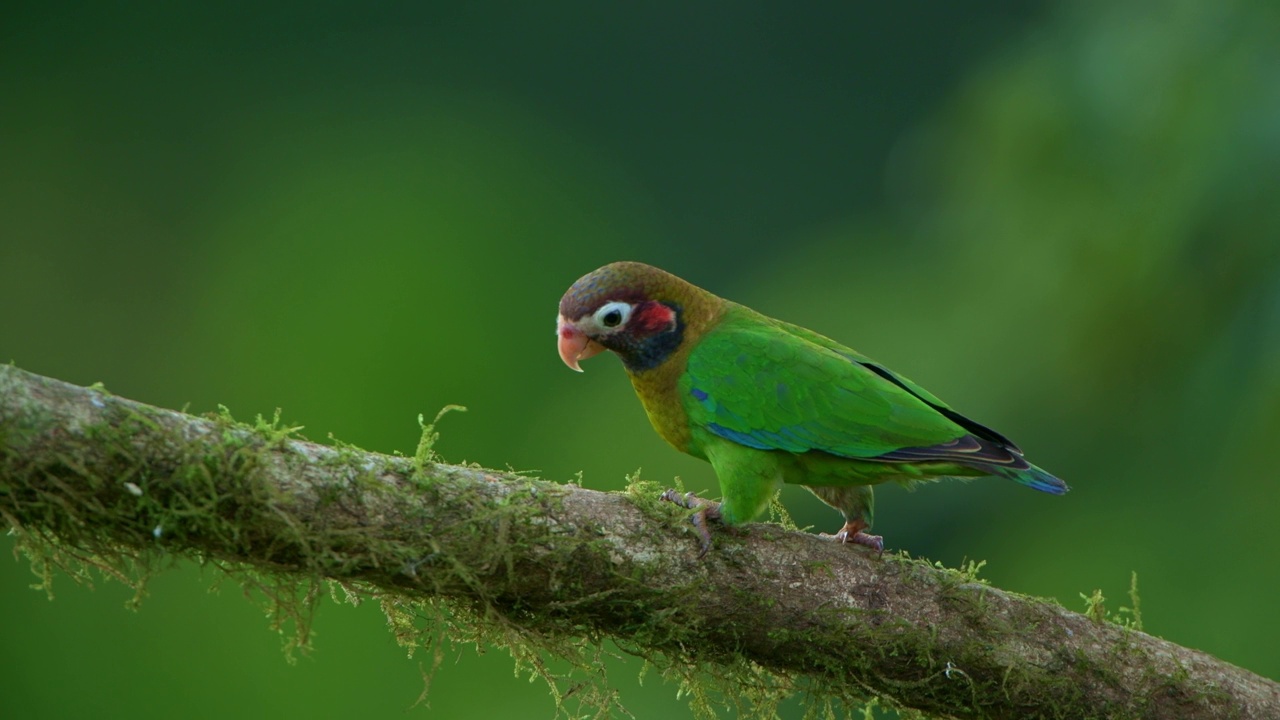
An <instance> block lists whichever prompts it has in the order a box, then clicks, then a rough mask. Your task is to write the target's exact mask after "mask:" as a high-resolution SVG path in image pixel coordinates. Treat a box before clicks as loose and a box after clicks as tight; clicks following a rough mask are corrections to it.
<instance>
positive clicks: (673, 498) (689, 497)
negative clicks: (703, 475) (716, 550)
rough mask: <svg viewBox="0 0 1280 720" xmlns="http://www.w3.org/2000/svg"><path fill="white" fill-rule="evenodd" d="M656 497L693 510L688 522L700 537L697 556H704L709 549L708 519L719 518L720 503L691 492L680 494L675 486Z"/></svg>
mask: <svg viewBox="0 0 1280 720" xmlns="http://www.w3.org/2000/svg"><path fill="white" fill-rule="evenodd" d="M658 499H659V500H663V501H665V502H669V503H673V504H675V505H679V506H680V507H682V508H685V509H688V510H694V511H695V512H694V513H693V515H691V516H690V517H689V522H691V523H693V527H694V529H696V530H697V531H698V537H699V538H700V539H701V543H700V550H699V552H698V557H699V558H701V557H705V556H706V554H707V552H708V551H709V550H711V530H710V528H709V527H708V521H711V520H719V519H720V503H718V502H714V501H712V500H704V499H702V498H700V497H698V496H697V495H694V494H693V493H691V492H687V493H685V494H683V495H681V494H680V493H679V492H677V491H676V490H675V488H671V489H668V490H667V491H666V492H664V493H662V495H659V496H658Z"/></svg>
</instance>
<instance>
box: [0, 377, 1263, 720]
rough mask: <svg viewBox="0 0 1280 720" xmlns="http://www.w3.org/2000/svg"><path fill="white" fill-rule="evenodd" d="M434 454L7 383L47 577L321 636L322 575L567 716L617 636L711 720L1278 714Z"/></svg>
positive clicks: (1145, 638) (601, 707)
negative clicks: (492, 661) (202, 597)
mask: <svg viewBox="0 0 1280 720" xmlns="http://www.w3.org/2000/svg"><path fill="white" fill-rule="evenodd" d="M433 432H434V428H433V427H432V426H431V425H424V434H427V435H429V434H430V433H433ZM430 442H431V438H429V437H427V438H425V439H424V447H425V450H422V449H420V452H418V453H417V454H416V457H414V458H407V457H400V456H387V455H380V454H376V453H369V452H365V451H362V450H359V449H356V448H353V447H349V446H338V447H332V446H325V445H319V444H315V443H311V442H307V441H305V440H303V439H301V438H299V437H297V436H296V434H295V432H294V429H292V428H288V427H286V426H284V425H282V424H281V423H280V422H279V418H278V417H276V418H274V419H272V420H264V419H261V418H259V419H258V421H257V422H256V423H254V424H242V423H237V422H235V421H233V420H231V419H230V417H229V416H227V414H225V413H221V414H218V415H214V416H211V417H194V416H191V415H188V414H184V413H179V412H174V411H170V410H164V409H160V408H155V407H151V406H147V405H143V404H140V403H136V402H132V401H129V400H126V399H123V398H118V397H114V396H112V395H111V394H109V393H107V392H106V391H105V390H104V389H102V388H100V387H94V388H84V387H78V386H75V385H70V384H67V383H63V382H60V381H57V380H53V379H49V378H44V377H40V376H37V375H33V374H31V373H27V372H24V371H22V370H19V369H17V368H14V367H12V366H9V367H0V520H2V521H3V522H4V523H5V524H7V525H8V526H9V527H10V528H11V529H12V530H13V533H14V534H15V535H16V536H17V542H18V544H19V546H20V547H21V548H22V549H23V550H24V551H25V552H26V553H27V554H28V555H29V556H31V558H32V560H33V563H34V564H35V565H36V567H37V568H40V569H41V572H42V573H44V575H45V576H46V585H47V582H48V580H49V579H50V578H51V576H52V574H53V572H54V569H58V568H60V569H62V570H65V571H67V572H68V573H70V574H72V575H73V576H74V577H82V578H83V577H89V575H90V573H89V572H88V570H89V569H90V568H94V569H96V570H99V571H101V572H103V573H105V574H107V575H108V576H111V577H115V578H117V579H120V580H122V581H125V582H128V583H130V584H133V585H134V586H135V587H140V585H141V584H142V583H144V582H145V579H146V578H147V576H148V575H149V574H150V573H151V572H153V571H154V570H156V569H158V568H162V567H163V566H165V565H166V564H167V563H170V562H172V560H173V558H190V559H193V560H196V561H198V562H203V563H210V564H214V565H215V566H217V567H219V568H222V569H223V570H225V571H227V572H228V573H230V574H232V575H233V576H235V577H236V578H237V579H238V580H240V581H241V582H245V583H247V584H249V585H250V586H252V587H254V588H256V589H258V590H261V591H262V593H263V595H264V596H265V597H266V598H268V603H269V604H270V606H271V607H272V608H273V609H275V610H276V612H275V614H274V616H273V617H274V618H275V622H276V623H277V624H278V625H279V626H292V627H293V628H294V633H293V635H292V637H293V638H294V640H295V641H296V642H297V643H298V644H301V645H303V646H305V644H306V642H307V638H308V635H307V631H308V628H309V626H310V612H311V609H312V608H314V606H315V603H316V602H317V600H318V598H319V597H320V593H321V592H323V591H324V589H325V586H326V584H328V585H329V589H330V590H331V591H332V592H335V593H336V594H338V595H339V596H341V597H343V598H345V599H350V600H352V601H355V602H360V601H364V600H367V599H372V600H375V601H377V602H379V603H380V605H381V607H382V608H383V610H384V611H385V612H386V613H387V617H388V621H389V624H390V627H391V630H392V632H393V633H394V634H395V636H396V638H397V640H398V641H400V642H401V643H402V644H403V645H405V646H407V647H409V648H410V649H411V650H412V649H417V648H424V647H425V648H426V650H427V652H428V653H429V654H431V656H432V657H433V658H435V661H436V662H438V659H439V657H440V644H441V643H447V642H476V643H481V644H496V645H500V646H502V647H504V648H506V649H507V650H508V651H510V652H511V653H512V655H513V656H514V657H515V658H516V660H517V662H518V663H520V664H521V666H522V667H524V668H527V669H528V670H529V671H530V672H532V673H535V674H540V675H542V676H543V677H545V678H546V679H547V680H548V682H549V688H550V690H551V692H552V695H553V697H554V698H555V699H556V702H557V707H560V708H562V709H563V708H565V704H566V703H577V704H581V705H585V706H586V707H587V708H588V709H596V710H598V711H599V712H600V713H602V714H607V713H608V712H610V710H611V709H612V708H614V707H616V706H618V699H617V697H616V694H615V693H614V692H613V691H612V690H611V689H610V687H609V683H608V678H607V677H605V676H604V675H603V673H604V670H602V669H601V668H602V667H603V666H602V664H601V663H599V662H598V660H599V658H600V655H601V653H603V652H605V650H604V648H605V647H606V645H604V643H605V641H606V640H608V641H611V642H612V644H613V646H614V647H616V648H620V649H621V650H622V651H623V652H626V653H630V654H633V655H637V656H640V657H643V658H645V659H646V660H647V661H648V662H649V663H650V664H651V665H652V666H653V667H654V668H656V670H657V671H658V672H659V673H661V674H662V675H663V676H664V677H668V678H671V679H673V680H674V681H676V682H678V683H680V684H681V686H682V689H683V690H684V691H685V692H686V694H687V695H688V697H689V698H690V699H691V704H692V705H693V708H694V710H695V711H696V712H697V713H698V714H700V715H704V716H705V715H711V714H714V712H715V710H716V709H717V708H719V707H729V708H730V709H732V710H734V711H736V712H737V713H738V714H740V715H746V716H761V717H771V716H772V712H773V709H774V708H775V707H776V706H777V703H778V702H780V701H781V700H782V699H783V698H785V697H788V696H790V695H792V694H796V693H803V694H805V695H807V696H808V697H809V700H810V702H808V703H807V706H808V707H810V708H811V709H812V711H813V713H814V714H815V715H816V716H819V717H821V716H823V715H825V714H829V713H837V712H850V711H852V710H853V709H854V708H856V707H859V706H860V705H861V704H862V703H864V702H866V701H870V700H877V699H878V701H879V702H882V703H884V704H886V705H889V706H893V707H897V708H900V709H902V710H905V711H914V712H918V713H923V714H925V715H930V716H936V717H957V718H988V717H989V718H1031V717H1058V718H1080V717H1118V718H1123V717H1132V718H1166V717H1177V718H1190V719H1195V718H1217V717H1239V718H1273V717H1280V686H1277V684H1276V683H1274V682H1272V681H1270V680H1266V679H1264V678H1261V677H1258V676H1256V675H1254V674H1252V673H1249V672H1248V671H1245V670H1243V669H1240V668H1237V667H1234V666H1232V665H1229V664H1227V663H1223V662H1221V661H1219V660H1217V659H1215V658H1213V657H1210V656H1208V655H1206V654H1204V653H1201V652H1198V651H1195V650H1190V649H1187V648H1183V647H1179V646H1177V645H1174V644H1172V643H1169V642H1166V641H1163V640H1160V639H1158V638H1155V637H1152V636H1150V635H1146V634H1144V633H1142V632H1140V631H1138V629H1136V628H1135V627H1132V626H1123V625H1120V624H1117V623H1114V622H1110V621H1107V620H1106V619H1105V616H1104V615H1103V614H1100V613H1094V617H1093V618H1090V617H1086V616H1085V615H1080V614H1077V613H1073V612H1069V611H1067V610H1065V609H1063V608H1062V607H1060V606H1059V605H1057V604H1056V603H1053V602H1047V601H1043V600H1037V599H1033V598H1028V597H1023V596H1019V595H1016V594H1013V593H1008V592H1005V591H1002V590H999V589H997V588H994V587H991V586H989V585H987V584H985V583H983V582H981V581H980V580H978V579H977V577H976V574H977V567H970V568H968V571H967V572H959V571H953V570H947V569H943V568H939V567H935V566H931V565H929V564H928V563H925V562H923V561H920V560H915V559H911V558H908V557H905V556H902V555H898V554H894V553H885V554H884V555H883V556H877V555H876V554H874V553H868V552H862V551H860V550H859V549H856V548H848V547H841V546H838V545H835V544H833V543H830V542H828V541H825V540H822V539H819V538H817V537H814V536H812V535H807V534H804V533H798V532H794V531H791V530H787V529H785V528H783V527H780V526H777V525H769V524H756V525H749V526H746V527H744V528H741V529H733V530H724V531H722V532H720V533H718V534H717V538H716V541H717V544H716V548H715V550H714V551H713V552H712V553H710V554H709V555H707V556H706V557H705V558H703V559H699V558H698V540H697V537H696V534H694V533H693V532H692V529H691V527H690V526H689V525H688V523H687V522H686V516H685V514H683V513H681V512H679V511H677V510H676V509H675V508H673V507H672V506H670V505H666V504H661V503H659V502H658V501H657V494H658V492H657V491H658V490H659V488H658V487H657V486H655V485H649V484H645V483H639V482H637V483H633V485H632V487H631V488H630V489H629V490H628V491H627V492H625V493H602V492H596V491H592V490H588V489H585V488H581V487H578V486H575V485H561V484H556V483H550V482H545V481H542V480H537V479H533V478H529V477H524V476H520V475H514V474H509V473H500V472H496V471H490V470H485V469H481V468H476V467H463V466H456V465H448V464H444V463H441V462H438V461H437V458H436V457H435V456H434V455H433V454H432V452H431V448H430ZM1133 610H1134V615H1135V617H1136V611H1137V603H1136V601H1135V602H1134V608H1133ZM1131 625H1132V624H1131ZM548 657H557V658H561V659H565V660H568V661H569V662H568V667H569V670H568V671H565V672H560V671H552V670H551V669H549V666H548V664H547V663H546V662H545V659H546V658H548ZM578 712H581V709H578Z"/></svg>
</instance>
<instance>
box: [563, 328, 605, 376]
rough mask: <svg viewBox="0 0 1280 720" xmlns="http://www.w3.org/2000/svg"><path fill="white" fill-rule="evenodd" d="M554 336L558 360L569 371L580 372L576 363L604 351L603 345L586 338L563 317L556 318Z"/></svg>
mask: <svg viewBox="0 0 1280 720" xmlns="http://www.w3.org/2000/svg"><path fill="white" fill-rule="evenodd" d="M556 335H557V336H558V338H559V341H558V343H557V344H558V345H559V349H560V359H561V360H563V361H564V364H565V365H568V366H569V369H570V370H577V371H578V372H582V368H581V367H580V366H579V365H578V362H579V361H580V360H586V359H587V358H589V357H591V356H592V355H596V354H598V353H600V352H601V351H603V350H604V346H603V345H601V344H600V343H598V342H596V341H595V340H592V339H590V338H588V337H587V336H586V335H584V334H583V333H582V331H581V330H579V329H578V326H576V325H574V324H573V323H572V322H570V321H569V320H565V319H564V317H563V316H561V317H557V318H556Z"/></svg>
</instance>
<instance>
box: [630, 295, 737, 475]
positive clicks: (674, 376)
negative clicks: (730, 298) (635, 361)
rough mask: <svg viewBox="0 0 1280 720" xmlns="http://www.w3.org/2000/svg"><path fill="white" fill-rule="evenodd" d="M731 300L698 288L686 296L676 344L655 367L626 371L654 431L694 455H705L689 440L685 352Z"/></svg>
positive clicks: (721, 314) (688, 353) (684, 451)
mask: <svg viewBox="0 0 1280 720" xmlns="http://www.w3.org/2000/svg"><path fill="white" fill-rule="evenodd" d="M731 306H732V303H726V302H724V301H723V300H720V299H719V298H717V297H715V296H714V295H711V294H710V293H706V292H705V291H701V290H698V291H697V292H696V293H695V294H694V295H693V296H692V297H690V298H688V304H687V305H686V313H685V316H684V320H685V328H684V339H683V341H682V342H681V345H680V347H679V348H678V349H677V350H676V351H675V352H673V353H671V355H670V356H669V357H668V358H667V359H666V360H664V361H663V362H662V364H660V365H658V366H657V367H654V368H651V369H649V370H640V371H637V372H631V371H628V372H627V375H628V376H630V378H631V386H632V387H633V388H635V391H636V396H637V397H639V398H640V403H641V404H642V405H644V411H645V414H647V415H648V416H649V422H650V423H651V424H652V425H653V429H654V430H657V431H658V435H660V436H662V439H663V440H666V441H667V442H668V443H670V444H671V446H672V447H674V448H675V449H677V450H679V451H680V452H683V453H688V454H690V455H693V456H694V457H699V458H703V459H706V458H705V456H704V455H703V453H702V451H701V450H700V449H699V448H698V447H696V445H695V444H694V443H691V442H690V441H691V436H690V428H689V415H688V413H687V412H686V411H685V400H686V398H685V397H684V394H685V393H686V392H687V391H688V388H684V390H683V391H682V389H681V387H682V386H681V379H682V378H684V375H685V369H686V368H687V366H688V364H689V355H690V353H692V352H694V350H695V348H696V347H697V341H698V339H699V338H701V337H702V336H703V335H704V334H706V333H707V332H710V331H711V330H712V329H714V328H715V326H716V325H718V324H719V323H720V321H721V320H722V318H723V317H724V315H725V312H726V310H727V309H729V307H731Z"/></svg>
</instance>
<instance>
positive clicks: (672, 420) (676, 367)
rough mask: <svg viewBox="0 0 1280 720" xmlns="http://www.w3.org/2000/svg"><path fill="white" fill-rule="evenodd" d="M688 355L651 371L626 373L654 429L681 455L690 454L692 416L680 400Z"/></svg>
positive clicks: (672, 359)
mask: <svg viewBox="0 0 1280 720" xmlns="http://www.w3.org/2000/svg"><path fill="white" fill-rule="evenodd" d="M686 359H687V353H685V354H682V355H681V356H680V357H679V358H677V357H675V355H674V354H673V356H672V357H670V358H668V359H667V361H666V362H664V363H663V364H662V365H659V366H658V367H656V368H653V369H652V370H643V371H640V372H635V373H631V372H629V373H627V374H628V375H630V377H631V387H633V388H635V391H636V396H637V397H639V398H640V403H641V404H642V405H644V411H645V414H646V415H648V416H649V422H650V423H651V424H652V425H653V429H654V430H657V431H658V434H659V435H661V436H662V439H663V440H666V441H667V442H668V443H670V444H671V446H672V447H674V448H675V449H677V450H679V451H680V452H685V453H687V452H689V416H688V414H687V413H686V412H685V409H684V403H683V398H681V397H680V376H681V375H683V374H684V369H685V363H686Z"/></svg>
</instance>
